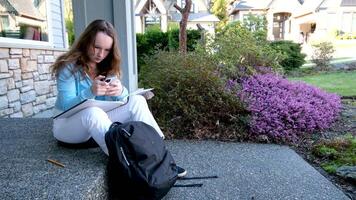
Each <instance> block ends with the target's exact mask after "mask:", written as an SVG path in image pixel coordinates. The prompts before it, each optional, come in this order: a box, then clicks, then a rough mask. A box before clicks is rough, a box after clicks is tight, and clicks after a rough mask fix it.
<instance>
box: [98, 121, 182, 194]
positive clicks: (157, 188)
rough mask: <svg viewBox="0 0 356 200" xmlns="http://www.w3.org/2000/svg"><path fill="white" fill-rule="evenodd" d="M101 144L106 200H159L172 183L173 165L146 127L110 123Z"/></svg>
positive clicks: (174, 179) (155, 136)
mask: <svg viewBox="0 0 356 200" xmlns="http://www.w3.org/2000/svg"><path fill="white" fill-rule="evenodd" d="M105 142H106V145H107V147H108V150H109V163H108V185H109V198H110V199H130V200H131V199H145V200H150V199H161V198H163V197H164V196H165V195H166V194H167V193H168V191H169V190H170V188H171V187H172V186H173V185H174V183H175V182H176V180H177V178H178V172H177V169H176V163H175V161H174V159H173V157H172V155H171V154H170V152H169V151H168V150H167V149H166V147H165V145H164V142H163V139H162V138H161V137H160V136H159V135H158V133H157V131H156V130H155V129H154V128H153V127H151V126H150V125H148V124H145V123H143V122H127V123H123V124H121V123H119V122H114V123H113V124H112V125H111V127H110V129H109V131H108V132H107V133H106V135H105Z"/></svg>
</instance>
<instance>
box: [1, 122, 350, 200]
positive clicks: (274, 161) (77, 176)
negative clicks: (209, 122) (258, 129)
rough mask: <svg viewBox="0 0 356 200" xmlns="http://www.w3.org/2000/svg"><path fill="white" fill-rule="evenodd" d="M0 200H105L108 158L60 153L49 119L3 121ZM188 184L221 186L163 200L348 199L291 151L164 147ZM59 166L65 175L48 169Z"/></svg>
mask: <svg viewBox="0 0 356 200" xmlns="http://www.w3.org/2000/svg"><path fill="white" fill-rule="evenodd" d="M0 127H1V129H0V199H1V200H2V199H5V200H7V199H21V200H22V199H63V200H67V199H71V200H77V199H95V200H96V199H99V200H100V199H108V196H109V195H108V192H107V191H108V186H107V181H106V180H107V179H106V163H107V157H106V156H105V154H104V153H102V152H101V151H100V149H99V148H89V149H71V148H66V147H62V146H59V145H58V143H57V142H56V140H55V139H54V138H53V136H52V132H51V128H52V122H51V119H41V118H18V119H0ZM166 144H167V148H168V149H170V150H171V153H172V154H173V156H174V158H175V160H176V162H177V163H178V165H180V166H182V167H184V168H186V169H187V171H188V176H210V175H217V176H218V177H219V178H217V179H205V180H185V181H183V180H180V181H178V183H179V184H187V183H203V184H204V185H203V187H197V188H184V187H183V188H172V189H171V191H170V192H169V193H168V195H167V196H166V197H165V198H164V200H181V199H184V200H186V199H187V200H190V199H191V200H200V199H202V200H206V199H224V200H229V199H232V200H235V199H256V200H258V199H276V200H278V199H281V200H286V199H287V200H288V199H303V200H314V199H323V200H329V199H330V200H335V199H338V200H342V199H345V200H346V199H349V198H348V197H347V196H346V195H345V194H344V193H343V192H342V191H341V190H339V189H338V188H337V187H336V186H334V185H333V184H332V183H331V182H330V181H328V180H327V179H326V178H325V177H324V176H322V175H321V174H320V173H319V172H318V171H317V170H315V169H314V168H313V167H312V166H310V165H309V164H308V163H307V162H305V161H304V160H303V159H302V158H301V157H300V156H299V155H298V154H297V153H295V152H294V151H293V150H291V149H290V148H289V147H288V146H280V145H273V144H249V143H227V142H217V141H185V140H173V141H166ZM47 159H54V160H57V161H59V162H60V163H62V164H64V165H65V166H64V167H60V166H57V165H54V164H52V163H50V162H48V161H47Z"/></svg>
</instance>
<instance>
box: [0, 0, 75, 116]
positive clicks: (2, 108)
mask: <svg viewBox="0 0 356 200" xmlns="http://www.w3.org/2000/svg"><path fill="white" fill-rule="evenodd" d="M63 16H64V2H63V0H31V1H29V0H2V1H0V31H1V35H0V117H31V116H33V115H35V114H37V113H39V112H42V111H46V110H50V109H51V108H53V106H54V103H55V99H56V83H55V80H54V79H53V77H52V76H51V73H50V69H49V66H50V65H51V64H52V63H53V62H54V61H55V59H56V58H57V57H58V56H59V55H60V54H62V53H63V52H65V51H66V50H67V47H68V45H67V37H66V29H65V23H64V17H63Z"/></svg>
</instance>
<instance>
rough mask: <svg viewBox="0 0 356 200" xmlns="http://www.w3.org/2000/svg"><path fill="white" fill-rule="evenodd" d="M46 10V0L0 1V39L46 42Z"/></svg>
mask: <svg viewBox="0 0 356 200" xmlns="http://www.w3.org/2000/svg"><path fill="white" fill-rule="evenodd" d="M23 2H25V3H23ZM47 10H48V9H47V6H46V0H26V1H19V0H7V1H0V20H1V22H0V26H1V27H0V33H1V34H0V37H2V38H13V39H23V40H29V41H44V42H48V22H47Z"/></svg>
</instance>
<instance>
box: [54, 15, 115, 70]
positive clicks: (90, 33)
mask: <svg viewBox="0 0 356 200" xmlns="http://www.w3.org/2000/svg"><path fill="white" fill-rule="evenodd" d="M98 32H103V33H105V34H107V35H108V36H110V37H111V38H112V39H113V44H112V47H111V49H110V52H109V54H108V55H107V56H106V58H105V59H104V60H103V61H101V62H100V63H98V65H97V69H98V74H97V75H99V74H104V75H108V74H112V75H114V74H115V75H117V76H120V75H121V66H120V63H121V56H120V50H119V48H118V39H117V34H116V31H115V29H114V27H113V25H112V24H110V23H109V22H107V21H105V20H101V19H98V20H94V21H93V22H91V23H90V24H89V25H88V26H87V27H86V29H85V30H84V32H83V33H82V34H81V35H80V37H79V38H78V39H77V40H76V42H75V43H74V44H73V45H72V47H71V48H70V50H69V51H68V52H66V53H64V54H63V55H61V56H59V57H58V58H57V60H56V62H55V63H54V64H53V65H52V66H51V69H52V73H53V74H54V75H56V76H58V73H59V71H60V70H61V69H62V68H64V67H65V65H66V64H69V63H73V64H75V65H74V66H75V69H74V71H77V70H79V68H80V67H86V66H87V63H88V62H89V56H88V52H89V49H90V48H92V47H93V46H94V42H95V37H96V34H97V33H98ZM74 71H73V73H74Z"/></svg>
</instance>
